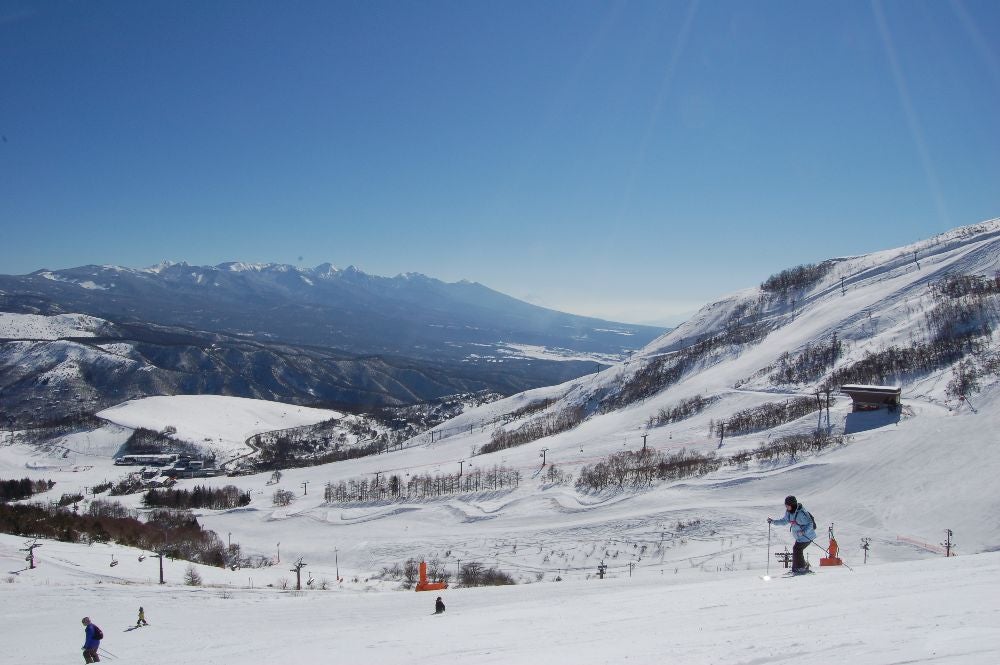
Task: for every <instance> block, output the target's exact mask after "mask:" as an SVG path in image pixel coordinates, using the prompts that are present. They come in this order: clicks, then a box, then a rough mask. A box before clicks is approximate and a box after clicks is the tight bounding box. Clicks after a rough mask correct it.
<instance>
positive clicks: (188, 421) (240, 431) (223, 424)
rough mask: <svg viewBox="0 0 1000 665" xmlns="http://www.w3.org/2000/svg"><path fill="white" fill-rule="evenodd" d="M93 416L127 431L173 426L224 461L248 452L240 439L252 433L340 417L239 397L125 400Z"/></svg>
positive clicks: (181, 437)
mask: <svg viewBox="0 0 1000 665" xmlns="http://www.w3.org/2000/svg"><path fill="white" fill-rule="evenodd" d="M97 415H98V417H100V418H103V419H105V420H107V421H109V422H112V423H115V424H117V425H121V426H122V427H128V428H131V429H136V428H139V427H144V428H146V429H151V430H154V431H157V432H161V431H163V430H165V429H167V428H168V427H169V428H173V429H174V431H175V433H174V435H173V436H174V438H176V439H178V440H182V441H188V442H191V443H194V444H195V445H197V446H199V447H201V448H204V449H205V450H206V452H211V453H215V454H216V455H217V456H219V457H221V458H223V459H225V458H228V457H232V456H235V455H239V454H242V453H246V452H249V451H250V448H248V447H247V445H246V440H247V439H248V438H250V437H251V436H253V435H254V434H260V433H261V432H270V431H273V430H281V429H289V428H292V427H301V426H302V425H312V424H315V423H318V422H322V421H324V420H330V419H331V418H338V417H340V415H341V414H340V413H339V412H338V411H331V410H329V409H312V408H309V407H305V406H295V405H291V404H281V403H279V402H268V401H264V400H258V399H246V398H243V397H225V396H221V395H174V396H170V397H147V398H145V399H140V400H133V401H130V402H125V403H123V404H119V405H118V406H116V407H113V408H111V409H105V410H104V411H101V412H100V413H98V414H97Z"/></svg>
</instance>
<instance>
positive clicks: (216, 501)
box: [142, 485, 250, 510]
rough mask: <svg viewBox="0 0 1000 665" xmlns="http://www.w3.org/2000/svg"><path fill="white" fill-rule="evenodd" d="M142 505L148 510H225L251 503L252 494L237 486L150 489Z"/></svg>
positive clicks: (144, 496)
mask: <svg viewBox="0 0 1000 665" xmlns="http://www.w3.org/2000/svg"><path fill="white" fill-rule="evenodd" d="M142 503H143V505H144V506H146V507H147V508H175V509H187V508H209V509H212V510H225V509H228V508H239V507H240V506H245V505H247V504H248V503H250V493H249V492H244V491H242V490H241V489H240V488H238V487H236V486H235V485H226V486H225V487H217V488H214V489H213V488H210V487H202V486H201V485H196V486H195V487H194V489H192V490H186V489H173V488H168V489H155V488H154V489H150V490H149V491H147V492H146V493H145V494H144V495H143V497H142Z"/></svg>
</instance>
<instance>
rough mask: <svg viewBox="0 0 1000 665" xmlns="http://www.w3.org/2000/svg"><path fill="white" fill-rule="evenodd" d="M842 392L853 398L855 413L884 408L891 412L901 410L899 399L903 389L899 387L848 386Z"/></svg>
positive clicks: (841, 389)
mask: <svg viewBox="0 0 1000 665" xmlns="http://www.w3.org/2000/svg"><path fill="white" fill-rule="evenodd" d="M840 392H842V393H845V394H847V395H850V396H851V399H852V400H853V401H854V410H855V411H875V410H878V409H881V408H882V407H883V406H885V407H888V408H889V410H890V411H895V410H896V409H897V408H899V398H900V395H901V394H902V392H903V389H902V388H901V387H899V386H862V385H846V386H841V387H840Z"/></svg>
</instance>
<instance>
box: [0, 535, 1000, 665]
mask: <svg viewBox="0 0 1000 665" xmlns="http://www.w3.org/2000/svg"><path fill="white" fill-rule="evenodd" d="M0 540H2V545H0V546H2V547H3V549H4V551H5V555H4V556H3V565H4V566H5V568H6V569H8V570H9V569H10V567H11V566H17V567H19V562H18V561H17V560H16V559H14V558H13V557H11V556H9V555H7V554H6V552H9V548H10V546H11V545H14V544H15V543H12V542H11V540H12V539H11V537H10V536H3V537H0ZM46 546H47V545H46ZM53 549H54V550H57V549H58V547H54V548H53ZM93 549H95V550H98V549H100V548H98V547H97V546H95V547H94V548H93ZM44 550H45V547H42V548H39V550H38V552H39V554H40V556H41V557H43V558H48V560H47V561H45V563H44V564H43V565H42V568H40V569H38V570H37V571H36V572H34V573H32V577H33V578H34V580H33V581H31V582H29V581H27V579H25V578H27V577H28V575H21V576H18V579H17V581H16V582H14V583H13V584H3V585H2V587H0V593H2V597H3V599H4V601H5V602H3V604H2V605H0V625H3V626H4V636H5V637H4V642H5V647H4V651H5V657H4V662H9V663H35V664H37V665H50V664H52V665H55V664H57V663H70V662H80V661H76V659H78V658H80V647H81V646H82V644H83V629H82V628H83V627H82V625H81V624H80V619H81V617H82V616H84V615H88V616H90V617H91V619H92V620H93V621H94V622H95V623H97V624H98V625H99V626H100V627H101V628H102V630H103V631H104V633H105V640H104V642H103V647H104V649H105V651H106V652H108V653H110V654H114V656H117V658H118V660H119V661H121V662H123V663H125V662H131V663H143V664H149V665H155V664H160V663H187V664H190V665H229V664H231V663H258V662H269V663H288V664H290V665H297V664H299V663H362V662H377V663H379V664H380V665H397V664H398V665H412V664H418V663H426V664H428V665H430V664H432V663H497V664H500V663H503V664H508V663H540V664H556V663H580V664H584V665H586V664H590V663H594V664H596V663H621V662H631V663H716V664H732V665H750V664H765V663H793V662H794V663H816V664H825V663H830V664H836V663H851V664H853V665H865V664H867V663H879V664H886V663H942V664H953V665H995V663H997V662H1000V629H998V626H1000V601H998V598H1000V554H997V553H992V554H980V555H975V556H965V557H954V558H950V559H945V558H934V559H930V560H924V561H913V562H909V563H898V564H892V565H868V566H863V565H856V566H855V568H854V572H851V571H849V570H847V569H844V568H841V569H823V570H822V571H821V572H820V573H818V574H815V575H810V576H807V577H797V578H781V577H777V578H773V579H771V580H770V581H763V580H761V579H760V578H759V577H758V576H757V575H756V574H753V573H750V572H745V573H743V574H740V575H734V576H731V577H729V578H726V579H714V580H711V581H703V582H700V583H699V582H686V583H677V582H676V581H675V580H673V579H672V578H671V577H670V576H669V575H658V574H656V575H650V574H641V575H636V576H633V577H631V578H629V577H628V576H624V577H617V578H614V579H605V580H589V581H579V580H577V581H566V582H559V583H537V584H529V585H519V586H515V587H504V588H490V589H484V588H479V589H458V590H447V591H444V592H430V593H413V592H394V593H364V592H360V591H357V590H342V589H337V590H333V591H327V592H323V591H303V592H294V591H276V590H273V589H256V590H248V589H233V590H226V589H221V588H192V587H183V586H176V585H169V586H166V587H158V586H157V585H155V584H152V585H150V584H145V583H142V584H120V583H111V582H105V583H103V584H97V583H94V582H93V581H84V580H83V579H77V578H75V576H74V571H73V570H72V569H73V568H74V564H73V563H69V562H68V561H69V560H70V559H69V558H67V562H60V561H53V560H52V559H51V556H49V557H46V555H47V554H48V553H47V552H44ZM60 554H62V552H60ZM69 557H72V558H73V559H76V560H77V563H78V564H79V565H81V566H82V565H87V564H83V563H80V562H81V561H83V560H85V559H87V557H86V556H83V555H82V553H80V552H76V553H73V554H69ZM147 561H148V559H147ZM154 564H155V562H154ZM179 565H180V564H178V563H168V566H173V567H178V566H179ZM151 570H152V569H151ZM772 572H775V571H772ZM437 595H442V596H443V598H444V600H445V602H446V604H447V608H448V609H447V611H446V612H445V613H444V614H443V615H440V616H434V615H433V614H432V611H433V606H434V598H435V597H436V596H437ZM140 606H142V607H144V608H145V610H146V618H147V620H148V621H149V622H150V624H151V625H150V626H149V627H144V628H140V629H137V630H131V631H127V630H126V629H128V628H130V627H131V626H134V624H135V620H136V616H137V613H138V608H139V607H140ZM105 660H107V661H109V662H118V661H115V660H112V659H111V658H110V657H106V658H105Z"/></svg>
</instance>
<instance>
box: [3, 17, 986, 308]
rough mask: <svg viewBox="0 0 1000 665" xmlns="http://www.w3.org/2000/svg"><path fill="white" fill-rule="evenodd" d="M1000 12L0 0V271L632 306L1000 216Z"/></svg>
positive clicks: (702, 296) (712, 290)
mask: <svg viewBox="0 0 1000 665" xmlns="http://www.w3.org/2000/svg"><path fill="white" fill-rule="evenodd" d="M998 45H1000V2H996V1H995V0H984V1H979V0H954V1H952V2H949V1H946V0H934V1H921V0H899V1H886V2H875V3H873V2H867V1H866V2H862V1H850V0H847V1H838V2H808V1H806V2H804V1H802V0H794V1H789V2H779V1H765V2H745V1H738V2H726V1H721V0H720V1H704V2H700V3H699V2H688V1H686V0H685V1H676V2H672V1H668V0H656V1H653V2H588V1H586V0H565V1H548V2H547V1H544V0H533V1H530V2H528V1H525V2H522V1H516V0H504V1H502V2H492V1H490V2H487V1H485V0H482V1H479V0H462V1H458V2H443V1H435V0H426V1H421V2H416V1H413V2H388V1H378V0H369V1H357V2H336V1H332V0H330V1H318V2H295V1H282V2H256V1H247V0H240V1H239V2H236V1H215V2H212V1H208V2H205V1H198V2H182V1H178V0H171V1H169V2H151V1H141V0H140V1H136V2H133V1H131V0H129V1H124V0H123V1H120V2H101V1H97V0H95V1H88V2H60V1H58V0H52V1H49V2H36V1H33V0H32V1H23V2H22V1H20V0H2V1H0V86H2V88H0V134H2V136H3V142H0V234H2V235H0V247H2V251H0V273H6V274H22V273H27V272H31V271H34V270H37V269H39V268H43V267H44V268H50V269H52V268H66V267H73V266H78V265H84V264H88V263H97V264H117V265H125V266H133V267H142V266H147V265H151V264H154V263H157V262H159V261H161V260H164V259H167V260H172V261H187V262H189V263H193V264H216V263H220V262H223V261H229V260H241V261H253V262H281V263H291V264H295V265H300V266H306V267H311V266H314V265H317V264H320V263H323V262H327V261H329V262H331V263H333V264H334V265H337V266H339V267H346V266H348V265H352V264H353V265H356V266H358V267H359V268H361V269H362V270H364V271H366V272H369V273H373V274H378V275H389V276H391V275H395V274H398V273H400V272H410V271H415V272H422V273H425V274H427V275H430V276H432V277H437V278H439V279H443V280H446V281H455V280H459V279H469V280H473V281H478V282H482V283H483V284H486V285H487V286H490V287H492V288H495V289H497V290H500V291H503V292H505V293H508V294H510V295H513V296H515V297H519V298H523V299H526V300H529V301H531V302H535V303H538V304H542V305H545V306H549V307H553V308H556V309H562V310H565V311H571V312H574V313H580V314H590V315H599V316H603V317H606V318H614V319H619V320H626V321H632V322H651V321H659V322H663V321H677V319H678V317H680V316H683V314H684V313H685V312H690V311H691V310H692V309H694V308H696V307H697V306H699V305H701V304H703V303H705V302H707V301H710V300H712V299H714V298H717V297H719V296H722V295H724V294H726V293H729V292H731V291H734V290H738V289H741V288H745V287H748V286H753V285H755V284H757V283H759V282H760V281H762V280H763V279H765V278H766V277H767V276H768V275H770V274H772V273H774V272H777V271H778V270H780V269H782V268H786V267H790V266H793V265H798V264H801V263H807V262H815V261H819V260H822V259H825V258H830V257H833V256H840V255H849V254H860V253H864V252H868V251H873V250H876V249H884V248H888V247H894V246H898V245H902V244H905V243H908V242H911V241H916V240H919V239H921V238H925V237H928V236H930V235H933V234H934V233H938V232H940V231H944V230H946V229H949V228H952V227H955V226H961V225H965V224H971V223H975V222H978V221H982V220H984V219H987V218H991V217H995V216H998V215H1000V46H998Z"/></svg>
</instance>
